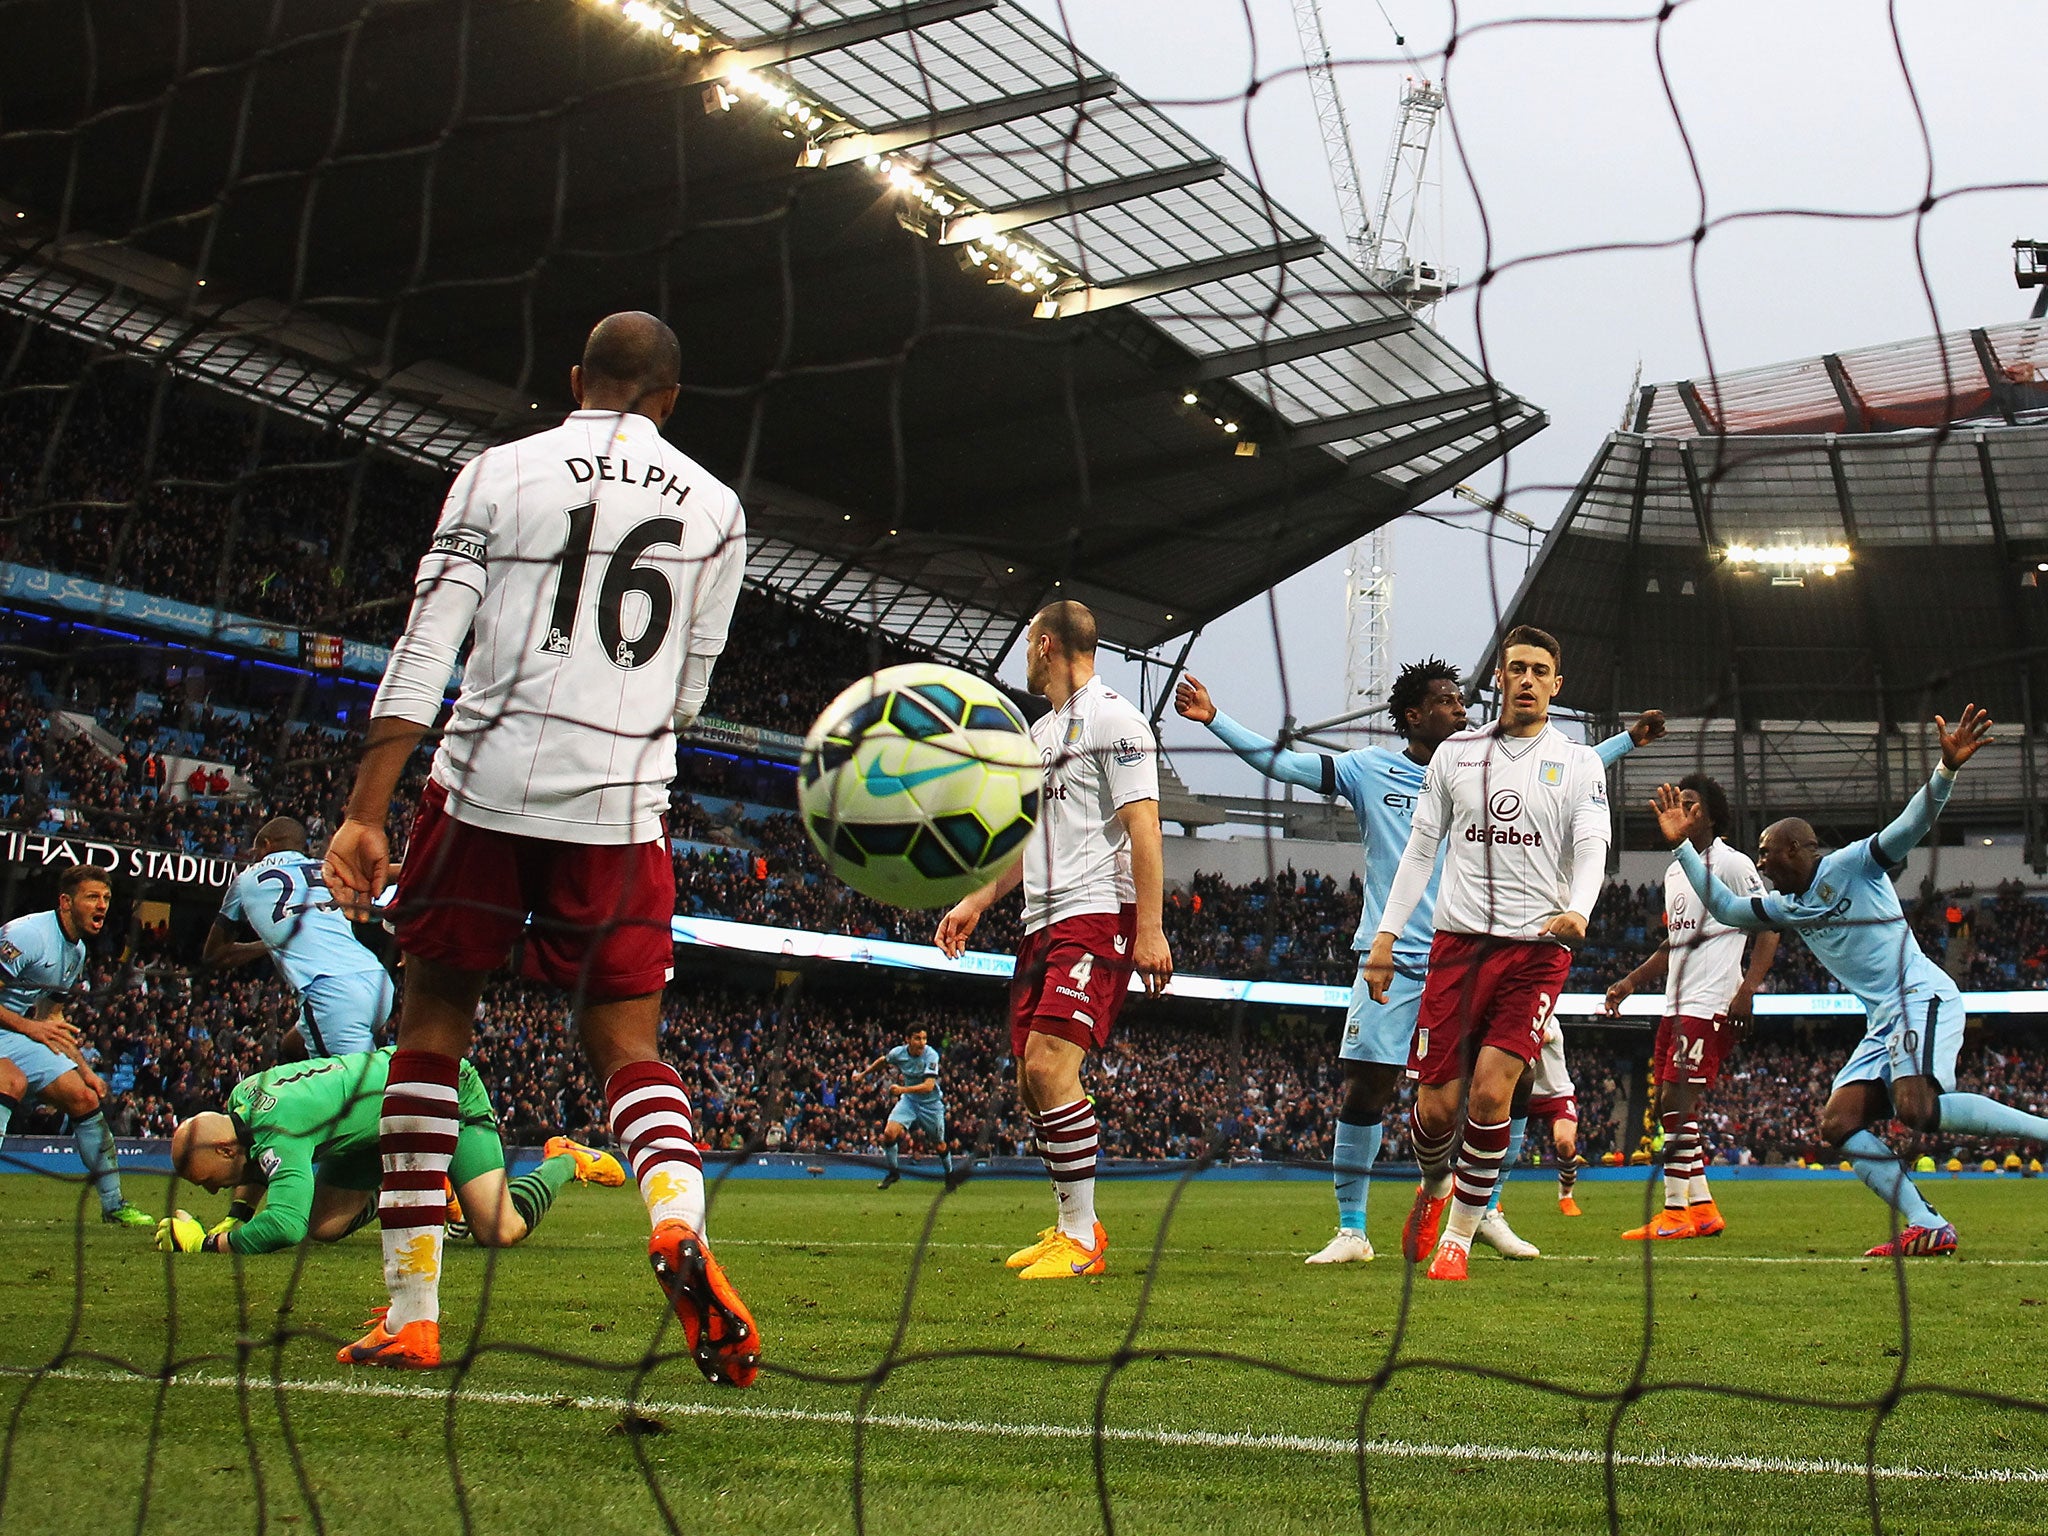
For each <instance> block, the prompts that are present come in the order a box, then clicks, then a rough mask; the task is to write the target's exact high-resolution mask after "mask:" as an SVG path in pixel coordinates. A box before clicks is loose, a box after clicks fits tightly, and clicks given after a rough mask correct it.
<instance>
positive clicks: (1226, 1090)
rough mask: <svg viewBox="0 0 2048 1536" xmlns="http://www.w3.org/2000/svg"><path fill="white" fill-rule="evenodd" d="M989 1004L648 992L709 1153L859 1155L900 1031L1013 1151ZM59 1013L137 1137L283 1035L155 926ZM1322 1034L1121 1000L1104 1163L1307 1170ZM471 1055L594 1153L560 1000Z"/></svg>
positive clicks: (1101, 1094) (1793, 1074) (1327, 1085)
mask: <svg viewBox="0 0 2048 1536" xmlns="http://www.w3.org/2000/svg"><path fill="white" fill-rule="evenodd" d="M1001 996H1002V994H1001V993H1000V992H999V991H997V990H996V989H993V988H989V989H985V990H969V989H962V988H957V987H954V988H932V987H927V986H923V985H919V984H917V983H914V982H898V983H894V984H892V985H886V986H865V987H845V986H838V987H833V986H820V985H816V984H809V985H806V986H803V987H797V988H789V989H786V990H783V991H781V992H771V991H769V990H766V989H764V988H750V987H746V986H742V985H735V984H732V983H730V982H726V981H721V980H709V979H703V978H697V977H691V976H685V977H684V978H682V979H679V980H678V981H677V982H676V983H675V984H673V985H672V986H671V987H670V989H669V991H668V994H667V997H666V998H665V1000H664V1006H663V1040H664V1043H665V1049H666V1051H667V1053H668V1055H669V1057H670V1059H671V1060H673V1061H674V1062H675V1063H676V1065H677V1067H678V1069H679V1070H680V1071H681V1072H682V1074H683V1077H684V1080H685V1083H686V1085H687V1086H688V1088H689V1091H690V1095H691V1099H692V1102H693V1104H694V1106H695V1107H696V1110H697V1125H698V1136H699V1139H700V1140H701V1141H702V1142H703V1144H704V1145H705V1146H706V1147H708V1148H710V1149H712V1150H716V1151H736V1150H740V1149H742V1148H749V1149H762V1148H765V1149H769V1150H779V1151H785V1152H796V1153H815V1154H821V1155H822V1154H835V1153H837V1154H853V1155H860V1154H868V1153H872V1152H874V1151H875V1150H876V1149H877V1147H878V1146H879V1137H880V1133H881V1128H882V1124H883V1121H884V1119H885V1117H886V1115H887V1113H888V1109H889V1106H890V1104H891V1103H892V1099H891V1097H890V1096H889V1094H888V1093H887V1091H886V1087H885V1086H884V1085H883V1084H882V1083H879V1082H877V1081H876V1080H875V1079H873V1078H870V1079H868V1080H866V1081H864V1082H860V1083H856V1082H855V1081H854V1073H855V1071H856V1070H858V1069H859V1068H861V1067H864V1066H866V1065H867V1064H868V1063H869V1062H871V1061H873V1060H874V1059H875V1057H877V1056H878V1055H880V1054H881V1053H882V1052H883V1051H885V1050H887V1049H888V1048H889V1047H890V1046H892V1045H894V1044H896V1043H897V1042H898V1041H899V1040H900V1039H901V1038H902V1037H903V1035H904V1034H905V1033H906V1032H907V1030H908V1029H910V1028H911V1027H913V1026H916V1027H919V1028H923V1029H924V1030H926V1031H927V1032H928V1034H929V1036H930V1038H931V1041H932V1043H933V1044H934V1045H935V1046H936V1047H937V1048H938V1050H939V1053H940V1059H941V1063H942V1065H941V1085H942V1088H943V1091H944V1094H945V1101H946V1108H947V1119H948V1132H949V1136H950V1138H951V1141H952V1143H953V1145H954V1147H955V1148H956V1149H957V1150H959V1151H962V1152H967V1151H979V1152H982V1153H993V1154H996V1155H1001V1156H1028V1155H1029V1151H1030V1148H1029V1142H1028V1137H1027V1129H1026V1127H1025V1125H1024V1124H1023V1121H1022V1119H1021V1117H1020V1115H1019V1114H1018V1112H1017V1109H1016V1105H1015V1087H1014V1084H1015V1068H1014V1064H1013V1063H1012V1062H1011V1060H1010V1058H1009V1039H1008V1030H1007V1026H1006V1024H1005V1023H1004V1021H1003V1019H1002V1017H1001ZM71 1016H72V1018H73V1019H74V1020H75V1021H77V1022H78V1023H79V1024H80V1025H81V1026H82V1028H83V1030H84V1033H85V1035H86V1037H87V1038H88V1039H89V1040H90V1041H91V1043H92V1051H93V1059H94V1060H95V1061H96V1063H97V1066H98V1070H99V1071H100V1073H101V1074H102V1075H103V1076H105V1077H106V1078H107V1079H108V1080H109V1082H110V1084H111V1085H112V1087H113V1088H114V1091H115V1102H114V1104H113V1105H112V1106H111V1112H112V1114H113V1116H114V1120H115V1124H116V1128H117V1130H118V1131H120V1133H121V1134H123V1135H142V1136H148V1135H164V1134H167V1133H168V1132H169V1130H170V1128H171V1126H172V1125H173V1124H174V1123H175V1121H176V1119H177V1118H178V1117H179V1116H180V1115H181V1114H185V1113H190V1112H191V1111H192V1110H193V1109H195V1108H200V1107H207V1106H212V1105H218V1104H219V1103H221V1102H222V1101H223V1100H224V1099H225V1097H226V1095H227V1092H228V1090H229V1089H230V1088H231V1087H232V1086H233V1085H234V1084H235V1083H236V1082H237V1081H239V1080H240V1078H241V1077H243V1076H244V1075H246V1074H247V1073H249V1072H251V1071H254V1070H257V1069H258V1068H260V1067H261V1066H262V1065H264V1064H265V1063H267V1062H269V1061H271V1060H274V1059H275V1055H276V1051H277V1049H278V1044H279V1040H280V1038H281V1035H282V1032H283V1031H284V1030H285V1029H287V1028H288V1027H289V1025H290V1023H291V1022H292V1015H291V1012H290V1002H289V998H288V996H287V994H286V993H285V991H284V989H283V988H282V986H281V985H280V984H279V983H278V982H277V981H276V980H275V978H273V977H272V976H270V975H269V974H268V973H267V970H266V969H265V968H262V967H257V968H253V969H252V970H249V971H244V972H240V973H234V974H227V975H221V974H217V973H194V972H192V971H191V970H189V969H187V968H185V967H184V966H181V965H180V964H178V963H176V962H175V961H173V960H171V959H170V958H169V956H168V952H167V945H166V943H165V941H164V938H163V936H162V935H161V934H160V933H156V934H145V935H144V936H143V938H142V941H141V942H140V943H138V945H137V947H136V950H135V953H134V954H133V955H132V956H131V958H130V961H129V962H128V963H126V964H124V965H122V966H118V967H117V966H115V965H112V964H109V963H105V962H101V963H98V964H96V965H95V967H94V968H93V971H92V973H91V981H90V990H89V995H88V997H87V998H86V999H84V1000H81V1001H80V1002H78V1003H77V1004H75V1005H74V1006H73V1008H72V1010H71ZM1233 1025H1234V1026H1235V1028H1236V1029H1237V1030H1238V1031H1239V1032H1238V1033H1235V1034H1233V1033H1232V1032H1231V1030H1232V1027H1233ZM1335 1029H1336V1018H1335V1016H1334V1015H1329V1016H1322V1015H1314V1016H1306V1017H1304V1016H1298V1015H1295V1016H1289V1015H1280V1016H1277V1017H1267V1018H1259V1017H1251V1016H1245V1015H1238V1016H1235V1017H1234V1018H1233V1016H1231V1015H1228V1014H1225V1013H1223V1012H1221V1011H1209V1010H1200V1009H1196V1008H1190V1007H1186V1006H1182V1007H1178V1008H1175V1007H1172V1006H1170V1005H1155V1006H1152V1007H1146V1008H1138V1009H1134V1010H1132V1012H1131V1013H1130V1014H1128V1015H1127V1016H1126V1018H1125V1020H1124V1022H1123V1024H1122V1025H1121V1026H1120V1028H1119V1031H1118V1034H1117V1037H1116V1038H1115V1040H1114V1041H1113V1042H1112V1044H1111V1047H1110V1048H1109V1050H1107V1051H1106V1052H1104V1053H1103V1054H1102V1056H1101V1057H1100V1058H1098V1060H1097V1062H1096V1064H1095V1066H1094V1068H1093V1069H1092V1070H1091V1073H1090V1089H1091V1091H1092V1093H1093V1094H1094V1096H1095V1099H1096V1102H1097V1104H1098V1105H1099V1106H1100V1107H1101V1111H1102V1119H1103V1132H1104V1145H1105V1148H1106V1150H1107V1152H1108V1154H1109V1155H1110V1156H1112V1157H1114V1158H1118V1159H1126V1160H1150V1159H1176V1158H1191V1157H1200V1156H1214V1157H1217V1158H1221V1159H1227V1160H1232V1161H1264V1162H1276V1161H1295V1162H1317V1161H1326V1160H1327V1159H1328V1157H1329V1147H1330V1137H1331V1135H1332V1127H1333V1120H1334V1115H1335V1111H1336V1108H1337V1105H1338V1103H1339V1102H1340V1100H1341V1098H1342V1095H1343V1077H1342V1071H1341V1067H1340V1065H1339V1063H1338V1062H1337V1060H1336V1058H1335V1054H1334V1051H1333V1050H1332V1046H1333V1043H1334V1034H1335ZM1566 1039H1567V1053H1568V1057H1569V1061H1570V1065H1571V1068H1572V1072H1573V1075H1574V1077H1575V1079H1576V1081H1577V1085H1578V1098H1579V1107H1580V1148H1581V1153H1582V1155H1584V1156H1586V1157H1588V1158H1589V1159H1596V1160H1597V1159H1599V1158H1601V1157H1603V1156H1605V1155H1607V1154H1610V1153H1619V1154H1622V1155H1624V1156H1626V1155H1630V1154H1633V1153H1634V1152H1636V1151H1637V1150H1638V1149H1639V1148H1640V1146H1641V1145H1642V1132H1643V1129H1644V1127H1643V1125H1642V1124H1641V1122H1640V1121H1639V1120H1635V1119H1632V1118H1631V1116H1632V1115H1639V1114H1640V1112H1641V1109H1642V1107H1643V1093H1644V1091H1645V1084H1644V1082H1643V1076H1644V1070H1645V1064H1644V1062H1643V1060H1642V1059H1641V1058H1642V1055H1643V1052H1644V1049H1645V1045H1646V1042H1645V1041H1643V1040H1642V1039H1641V1038H1640V1037H1635V1036H1629V1035H1624V1034H1616V1033H1610V1032H1605V1031H1598V1030H1593V1031H1588V1030H1586V1029H1584V1028H1583V1027H1578V1026H1575V1027H1571V1028H1569V1029H1568V1030H1567V1036H1566ZM1852 1039H1853V1030H1850V1029H1847V1028H1845V1027H1844V1026H1842V1025H1840V1024H1839V1023H1835V1024H1823V1023H1820V1022H1817V1021H1790V1022H1782V1021H1775V1020H1774V1021H1770V1022H1769V1023H1767V1024H1765V1025H1762V1026H1760V1027H1759V1029H1758V1031H1757V1033H1756V1034H1755V1035H1754V1036H1753V1037H1752V1038H1751V1039H1748V1040H1746V1041H1743V1042H1741V1043H1740V1044H1738V1045H1737V1047H1736V1048H1735V1050H1734V1051H1733V1052H1732V1053H1731V1055H1730V1057H1729V1060H1728V1062H1727V1065H1726V1068H1725V1070H1724V1073H1723V1076H1722V1080H1721V1083H1720V1085H1719V1086H1718V1087H1717V1088H1716V1089H1715V1090H1714V1092H1713V1093H1712V1094H1711V1095H1710V1096H1709V1099H1708V1105H1707V1110H1706V1113H1705V1116H1704V1128H1705V1131H1706V1138H1707V1143H1708V1146H1709V1149H1710V1151H1711V1152H1712V1154H1713V1155H1714V1157H1715V1159H1716V1160H1717V1161H1720V1162H1752V1161H1754V1162H1783V1161H1787V1160H1790V1159H1792V1158H1796V1157H1817V1156H1819V1155H1820V1154H1821V1152H1822V1149H1821V1147H1820V1146H1819V1144H1818V1143H1817V1142H1816V1141H1815V1139H1814V1122H1815V1118H1816V1116H1817V1114H1818V1110H1819V1106H1820V1105H1821V1104H1822V1103H1823V1102H1825V1100H1826V1098H1827V1093H1828V1086H1829V1081H1830V1078H1831V1075H1832V1073H1833V1071H1834V1069H1835V1068H1836V1066H1838V1065H1839V1064H1840V1061H1841V1059H1842V1057H1843V1055H1844V1054H1845V1053H1846V1051H1847V1050H1848V1048H1849V1046H1850V1044H1851V1043H1852ZM474 1055H475V1060H476V1063H477V1067H478V1070H479V1071H480V1072H481V1073H482V1075H483V1077H484V1080H485V1082H486V1083H487V1084H489V1085H490V1087H491V1090H492V1093H493V1096H494V1099H495V1101H496V1104H497V1107H498V1112H499V1115H500V1117H501V1119H502V1121H503V1123H504V1126H505V1131H506V1136H507V1139H508V1141H511V1142H513V1143H515V1144H522V1145H536V1144H538V1143H539V1142H541V1141H542V1140H544V1139H545V1138H546V1137H548V1136H551V1135H554V1134H556V1133H558V1132H567V1133H568V1134H570V1135H574V1136H578V1137H582V1138H586V1139H590V1140H595V1141H598V1142H605V1141H606V1140H608V1137H607V1133H606V1131H605V1120H604V1101H603V1094H602V1092H601V1089H600V1086H599V1085H598V1084H597V1083H595V1082H594V1081H592V1079H591V1078H590V1076H589V1074H588V1072H587V1070H586V1068H585V1067H584V1065H583V1060H582V1056H581V1053H580V1051H579V1050H578V1048H577V1046H576V1043H575V1041H574V1039H573V1037H572V1036H571V1034H570V1032H569V1031H568V1029H567V1027H566V1024H565V1019H564V1015H563V1003H562V999H561V997H560V995H559V994H557V993H553V992H551V991H548V990H545V989H542V988H538V987H535V986H531V985H528V984H526V983H523V982H519V981H513V980H504V981H499V982H496V983H494V984H493V985H492V987H491V988H490V990H489V992H488V993H487V995H486V999H485V1003H484V1007H483V1009H482V1013H481V1016H480V1018H479V1021H478V1029H477V1043H476V1048H475V1052H474ZM1961 1082H1962V1086H1963V1087H1964V1088H1965V1089H1970V1090H1978V1091H1983V1092H1987V1093H1992V1094H1995V1095H1996V1096H1998V1097H1999V1098H2000V1099H2002V1100H2004V1101H2005V1102H2008V1103H2012V1104H2015V1105H2018V1106H2020V1107H2022V1108H2026V1109H2028V1110H2030V1111H2032V1112H2034V1113H2048V1046H2044V1044H2043V1043H2042V1042H2041V1041H2039V1040H2038V1039H2036V1038H2033V1037H2030V1036H2029V1035H2027V1034H2025V1033H2023V1032H2020V1031H2017V1030H2011V1029H2005V1030H2000V1029H1997V1028H1993V1029H1991V1030H1989V1031H1986V1032H1979V1031H1976V1030H1973V1031H1972V1034H1971V1038H1970V1041H1969V1044H1968V1045H1967V1047H1966V1049H1965V1053H1964V1058H1963V1065H1962V1072H1961ZM1632 1095H1633V1101H1632V1098H1631V1096H1632ZM1405 1114H1406V1107H1405V1101H1404V1102H1400V1103H1396V1104H1395V1105H1394V1106H1393V1107H1392V1108H1391V1109H1390V1110H1389V1111H1388V1115H1387V1121H1386V1131H1387V1139H1386V1149H1385V1152H1384V1154H1383V1155H1384V1156H1385V1157H1386V1158H1388V1159H1389V1160H1390V1161H1401V1160H1403V1159H1405V1158H1407V1157H1408V1156H1409V1149H1408V1143H1407V1139H1406V1134H1405ZM56 1124H57V1122H56V1120H55V1117H54V1115H53V1113H52V1112H51V1111H49V1110H47V1109H43V1110H36V1111H32V1112H29V1113H26V1114H24V1115H23V1116H21V1117H18V1119H17V1123H16V1127H15V1128H16V1130H17V1132H20V1133H23V1134H34V1133H35V1132H36V1131H38V1130H45V1131H47V1130H53V1129H55V1128H56ZM1935 1150H1936V1151H1938V1153H1939V1154H1940V1155H1941V1156H1943V1157H1946V1156H1948V1155H1950V1154H1951V1153H1952V1152H1961V1153H1962V1154H1963V1155H1965V1156H1968V1157H1971V1158H1975V1157H1977V1156H1981V1155H1984V1152H1985V1150H1986V1149H1985V1147H1984V1146H1983V1145H1981V1144H1978V1143H1971V1144H1969V1145H1968V1146H1960V1147H1949V1146H1942V1147H1939V1148H1936V1149H1935ZM1995 1150H1997V1151H2000V1152H2002V1151H2004V1150H2005V1146H2004V1144H2002V1143H2001V1144H1998V1145H1997V1147H1996V1148H1995ZM2031 1150H2032V1152H2034V1153H2038V1152H2040V1151H2041V1150H2043V1149H2040V1148H2034V1149H2031ZM1528 1155H1529V1157H1530V1159H1531V1160H1544V1161H1547V1160H1549V1156H1550V1154H1549V1148H1548V1139H1547V1138H1546V1137H1544V1136H1542V1135H1535V1136H1532V1138H1531V1144H1530V1149H1529V1153H1528Z"/></svg>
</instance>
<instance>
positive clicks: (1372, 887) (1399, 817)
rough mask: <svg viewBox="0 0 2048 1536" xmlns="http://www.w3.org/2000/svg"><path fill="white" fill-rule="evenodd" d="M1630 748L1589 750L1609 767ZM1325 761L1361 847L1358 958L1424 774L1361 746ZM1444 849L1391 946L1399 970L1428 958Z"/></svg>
mask: <svg viewBox="0 0 2048 1536" xmlns="http://www.w3.org/2000/svg"><path fill="white" fill-rule="evenodd" d="M1634 745H1635V743H1634V742H1633V741H1632V740H1631V739H1630V737H1629V734H1628V732H1626V731H1622V732H1620V733H1618V734H1616V735H1613V736H1610V737H1608V738H1607V740H1605V741H1603V742H1601V743H1600V744H1599V745H1598V746H1596V747H1595V748H1594V749H1593V750H1594V751H1595V752H1597V753H1598V754H1599V756H1600V761H1601V762H1602V763H1612V762H1613V761H1615V759H1617V758H1619V757H1621V756H1623V755H1624V754H1626V753H1627V752H1628V751H1629V749H1630V748H1631V747H1633V746H1634ZM1331 761H1332V763H1333V765H1334V774H1335V784H1336V792H1337V793H1338V794H1340V795H1342V796H1343V797H1344V798H1345V799H1346V800H1349V801H1350V802H1351V811H1352V814H1353V815H1355V816H1356V817H1357V818H1358V838H1359V841H1360V842H1361V843H1362V844H1364V846H1365V902H1364V906H1363V910H1362V912H1361V914H1360V917H1359V923H1358V932H1357V934H1356V935H1354V936H1353V938H1352V940H1351V947H1352V948H1353V949H1355V950H1357V951H1359V952H1360V953H1361V954H1363V953H1364V952H1365V951H1366V950H1369V949H1371V948H1372V940H1373V935H1374V934H1376V933H1378V932H1379V928H1380V914H1381V913H1382V912H1383V911H1385V910H1386V906H1387V895H1388V893H1389V892H1391V891H1392V890H1393V888H1394V873H1395V871H1396V870H1398V869H1399V868H1400V867H1401V855H1402V853H1403V852H1404V851H1405V850H1406V849H1407V847H1408V834H1409V833H1410V832H1411V831H1413V830H1414V826H1415V801H1416V797H1417V796H1419V795H1420V794H1421V793H1422V780H1423V776H1424V775H1425V774H1426V773H1427V772H1428V769H1426V768H1425V767H1424V766H1423V765H1422V764H1421V763H1418V762H1416V761H1415V760H1414V759H1413V758H1411V757H1410V756H1409V755H1408V754H1407V753H1406V752H1397V751H1394V750H1392V749H1391V748H1388V747H1379V746H1373V747H1361V748H1359V749H1358V750H1356V751H1353V752H1346V753H1345V754H1344V755H1343V756H1341V757H1337V758H1333V759H1331ZM1448 846H1449V844H1448V843H1446V844H1445V845H1443V846H1442V847H1439V848H1438V849H1437V855H1436V869H1435V871H1434V872H1433V873H1432V874H1431V875H1430V877H1429V889H1428V890H1427V891H1426V892H1425V893H1424V895H1423V898H1422V900H1421V901H1419V902H1417V903H1416V904H1415V911H1414V912H1413V913H1412V914H1411V915H1410V916H1409V919H1408V926H1407V927H1406V928H1404V929H1403V930H1402V931H1401V935H1400V937H1399V938H1397V939H1395V941H1394V963H1395V964H1396V965H1399V966H1400V967H1401V968H1402V969H1404V970H1417V971H1419V970H1420V969H1421V968H1422V966H1423V965H1424V963H1425V962H1426V961H1427V960H1428V959H1429V946H1430V941H1431V940H1432V939H1433V938H1434V937H1435V934H1436V929H1435V920H1436V891H1437V883H1438V882H1439V881H1440V880H1441V879H1442V878H1443V872H1444V849H1445V848H1446V847H1448Z"/></svg>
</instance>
